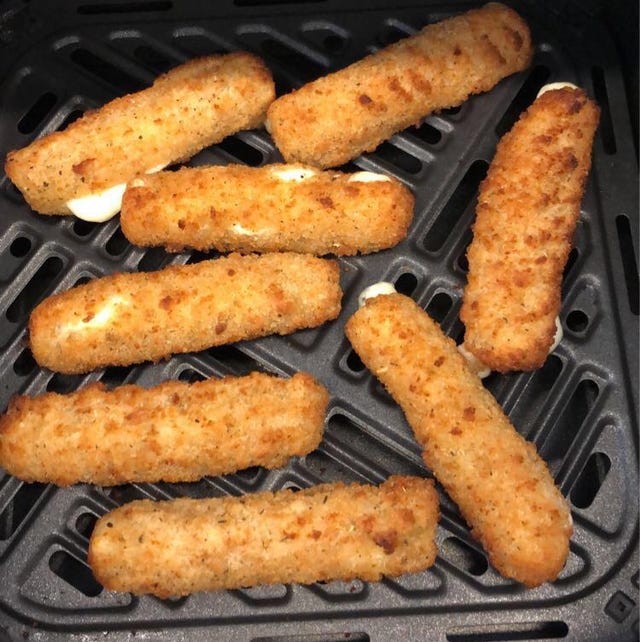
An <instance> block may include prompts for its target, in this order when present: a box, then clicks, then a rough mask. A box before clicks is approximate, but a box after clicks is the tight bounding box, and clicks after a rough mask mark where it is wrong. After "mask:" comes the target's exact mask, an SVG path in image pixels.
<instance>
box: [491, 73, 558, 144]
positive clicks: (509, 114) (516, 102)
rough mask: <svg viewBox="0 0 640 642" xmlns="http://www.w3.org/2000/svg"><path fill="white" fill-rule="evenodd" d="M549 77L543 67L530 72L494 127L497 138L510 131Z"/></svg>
mask: <svg viewBox="0 0 640 642" xmlns="http://www.w3.org/2000/svg"><path fill="white" fill-rule="evenodd" d="M550 75H551V72H550V71H549V69H548V68H547V67H545V66H544V65H537V66H535V67H534V68H533V69H532V70H531V72H530V73H529V75H528V76H527V79H526V80H525V81H524V83H523V85H522V87H521V88H520V91H519V92H518V93H517V94H516V97H515V98H514V99H513V102H512V103H511V104H510V105H509V107H508V108H507V111H506V112H505V113H504V115H503V116H502V118H501V119H500V121H499V122H498V124H497V125H496V134H497V135H498V136H500V137H502V136H504V135H505V134H506V133H507V132H508V131H510V130H511V128H512V127H513V126H514V125H515V123H516V121H517V120H518V118H520V114H522V113H523V112H524V111H525V110H526V109H527V107H529V105H531V103H532V102H533V101H534V100H535V99H536V95H537V94H538V92H539V91H540V89H541V88H542V85H544V84H545V82H547V78H549V76H550Z"/></svg>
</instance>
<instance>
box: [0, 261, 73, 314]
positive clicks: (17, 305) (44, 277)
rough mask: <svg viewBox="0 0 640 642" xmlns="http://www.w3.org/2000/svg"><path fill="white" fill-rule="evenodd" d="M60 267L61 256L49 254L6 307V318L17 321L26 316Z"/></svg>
mask: <svg viewBox="0 0 640 642" xmlns="http://www.w3.org/2000/svg"><path fill="white" fill-rule="evenodd" d="M62 267H63V262H62V259H61V258H59V257H57V256H50V257H49V258H48V259H47V260H46V261H45V262H44V263H43V264H42V265H41V266H40V268H39V269H38V271H37V272H36V273H35V274H34V275H33V277H32V278H31V280H30V281H29V283H27V285H26V286H25V288H24V289H23V290H22V292H20V294H18V296H17V297H16V298H15V299H14V300H13V303H12V304H11V305H10V306H9V307H8V308H7V312H6V315H7V320H8V321H10V322H11V323H17V322H18V321H20V320H21V319H24V318H26V317H27V316H28V315H29V314H30V313H31V310H32V309H33V307H34V306H35V304H36V303H38V301H40V299H41V298H42V296H43V295H44V293H45V292H46V291H47V290H48V289H49V287H50V286H51V285H52V284H53V283H54V281H55V280H56V278H57V276H58V274H60V272H61V271H62Z"/></svg>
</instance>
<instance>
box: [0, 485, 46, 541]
mask: <svg viewBox="0 0 640 642" xmlns="http://www.w3.org/2000/svg"><path fill="white" fill-rule="evenodd" d="M46 488H47V485H46V484H40V483H37V482H36V483H33V484H26V483H23V484H22V486H20V489H19V490H18V492H17V493H16V494H15V495H14V496H13V498H12V499H11V501H10V502H9V504H8V505H7V506H6V507H5V509H4V510H3V511H2V513H0V541H4V540H8V539H9V538H10V537H11V536H12V535H13V534H14V533H15V532H16V531H17V530H18V528H19V526H20V524H22V522H24V520H25V519H26V518H27V517H28V515H29V513H30V512H31V509H32V508H33V507H34V506H35V505H36V503H37V502H38V500H39V499H40V497H41V496H42V494H43V493H44V491H45V490H46Z"/></svg>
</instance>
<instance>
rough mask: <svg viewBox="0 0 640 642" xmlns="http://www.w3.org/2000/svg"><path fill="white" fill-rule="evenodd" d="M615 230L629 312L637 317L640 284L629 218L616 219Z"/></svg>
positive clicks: (618, 217) (620, 217) (620, 216)
mask: <svg viewBox="0 0 640 642" xmlns="http://www.w3.org/2000/svg"><path fill="white" fill-rule="evenodd" d="M616 229H617V230H618V244H619V245H620V254H621V255H622V268H623V270H624V282H625V285H626V286H627V297H628V299H629V308H630V309H631V312H632V313H633V314H635V315H636V316H637V315H638V292H639V291H640V284H639V279H638V263H637V262H636V255H635V252H634V251H633V236H632V234H631V225H630V224H629V218H628V217H627V216H625V215H624V214H620V215H618V216H617V217H616Z"/></svg>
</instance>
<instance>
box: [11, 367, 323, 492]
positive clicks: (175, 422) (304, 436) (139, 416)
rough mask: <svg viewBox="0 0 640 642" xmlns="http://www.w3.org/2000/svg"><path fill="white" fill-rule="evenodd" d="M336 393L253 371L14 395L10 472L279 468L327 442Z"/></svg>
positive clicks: (106, 479) (58, 480)
mask: <svg viewBox="0 0 640 642" xmlns="http://www.w3.org/2000/svg"><path fill="white" fill-rule="evenodd" d="M328 402H329V394H328V392H327V391H326V389H325V388H324V387H323V386H321V385H320V384H319V383H318V382H317V381H316V380H315V379H314V378H313V377H311V376H310V375H308V374H296V375H294V376H293V377H292V378H291V379H279V378H277V377H273V376H270V375H266V374H261V373H255V372H254V373H252V374H250V375H248V376H246V377H225V378H223V379H210V380H208V381H202V382H198V383H193V384H187V383H181V382H178V381H170V382H166V383H162V384H160V385H158V386H155V387H153V388H149V389H145V388H142V387H140V386H136V385H127V386H121V387H119V388H116V389H115V390H112V391H107V390H105V389H104V387H103V386H102V385H100V384H92V385H90V386H87V387H86V388H84V389H82V390H80V391H78V392H74V393H71V394H67V395H60V394H56V393H46V394H44V395H41V396H39V397H35V398H30V397H24V396H18V397H14V398H13V399H12V400H11V402H10V403H9V408H8V410H7V412H6V414H5V415H3V416H2V417H0V466H2V467H3V468H4V469H5V470H6V471H7V472H8V473H10V474H12V475H14V476H16V477H18V478H19V479H22V480H25V481H28V482H34V481H37V482H45V483H54V484H58V485H59V486H68V485H70V484H76V483H79V482H86V483H90V484H101V485H104V486H112V485H114V484H124V483H129V482H158V481H166V482H184V481H194V480H197V479H200V478H201V477H204V476H205V475H225V474H228V473H233V472H236V471H238V470H242V469H244V468H248V467H249V466H264V467H265V468H278V467H280V466H283V465H284V464H285V463H286V462H287V461H288V459H289V458H290V457H293V456H294V455H298V456H302V455H306V454H307V453H309V452H311V451H312V450H314V449H315V448H317V446H318V445H319V444H320V440H321V439H322V431H323V426H324V417H325V412H326V408H327V404H328Z"/></svg>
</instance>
